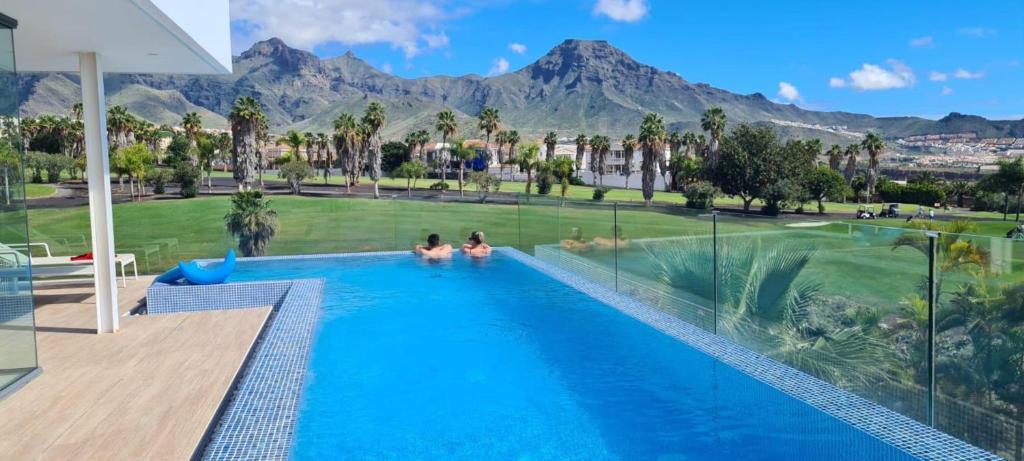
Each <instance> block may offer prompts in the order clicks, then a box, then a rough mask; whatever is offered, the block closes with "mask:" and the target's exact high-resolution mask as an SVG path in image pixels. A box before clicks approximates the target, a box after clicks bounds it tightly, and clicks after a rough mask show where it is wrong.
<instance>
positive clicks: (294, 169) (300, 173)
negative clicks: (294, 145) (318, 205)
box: [277, 156, 314, 194]
mask: <svg viewBox="0 0 1024 461" xmlns="http://www.w3.org/2000/svg"><path fill="white" fill-rule="evenodd" d="M277 174H278V176H280V177H282V178H284V179H285V180H287V181H288V188H290V189H291V191H292V194H300V193H302V181H305V180H306V178H309V177H310V176H313V174H314V172H313V168H312V167H310V166H309V164H308V163H306V162H303V161H302V160H299V158H298V157H297V156H293V157H292V159H291V161H289V162H287V163H285V164H284V165H281V167H280V169H279V170H278V172H277Z"/></svg>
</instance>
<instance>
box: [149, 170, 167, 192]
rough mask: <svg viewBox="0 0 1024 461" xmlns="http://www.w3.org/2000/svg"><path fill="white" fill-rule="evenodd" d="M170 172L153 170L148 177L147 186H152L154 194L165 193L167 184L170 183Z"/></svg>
mask: <svg viewBox="0 0 1024 461" xmlns="http://www.w3.org/2000/svg"><path fill="white" fill-rule="evenodd" d="M171 179H172V178H171V172H170V171H167V170H163V169H156V170H153V173H152V174H151V175H149V184H150V185H151V186H153V193H154V194H163V193H164V192H167V183H168V182H170V181H171Z"/></svg>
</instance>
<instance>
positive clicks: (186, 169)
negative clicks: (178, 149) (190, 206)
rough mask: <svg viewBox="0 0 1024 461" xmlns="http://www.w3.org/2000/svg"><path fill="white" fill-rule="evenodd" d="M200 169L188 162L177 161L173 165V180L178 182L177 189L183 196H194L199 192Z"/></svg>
mask: <svg viewBox="0 0 1024 461" xmlns="http://www.w3.org/2000/svg"><path fill="white" fill-rule="evenodd" d="M201 175H202V171H201V170H200V169H199V167H197V166H195V165H193V164H191V163H189V162H178V165H177V166H175V167H174V182H176V183H178V186H179V187H180V188H181V190H179V191H178V194H180V195H181V196H182V197H184V198H192V197H195V196H196V195H197V194H198V193H199V177H200V176H201Z"/></svg>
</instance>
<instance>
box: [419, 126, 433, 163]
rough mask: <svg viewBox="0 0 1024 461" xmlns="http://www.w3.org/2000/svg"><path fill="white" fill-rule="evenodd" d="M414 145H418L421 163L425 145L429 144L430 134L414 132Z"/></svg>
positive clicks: (422, 131) (425, 150)
mask: <svg viewBox="0 0 1024 461" xmlns="http://www.w3.org/2000/svg"><path fill="white" fill-rule="evenodd" d="M416 143H417V144H419V145H420V147H419V153H420V161H423V160H424V159H423V156H424V155H425V154H426V152H427V144H430V132H429V131H427V130H419V131H417V132H416Z"/></svg>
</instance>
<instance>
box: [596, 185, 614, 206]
mask: <svg viewBox="0 0 1024 461" xmlns="http://www.w3.org/2000/svg"><path fill="white" fill-rule="evenodd" d="M609 190H611V189H609V188H607V187H604V186H598V187H595V188H594V195H593V199H594V200H595V201H598V202H600V201H602V200H604V196H605V194H607V193H608V191H609Z"/></svg>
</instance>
